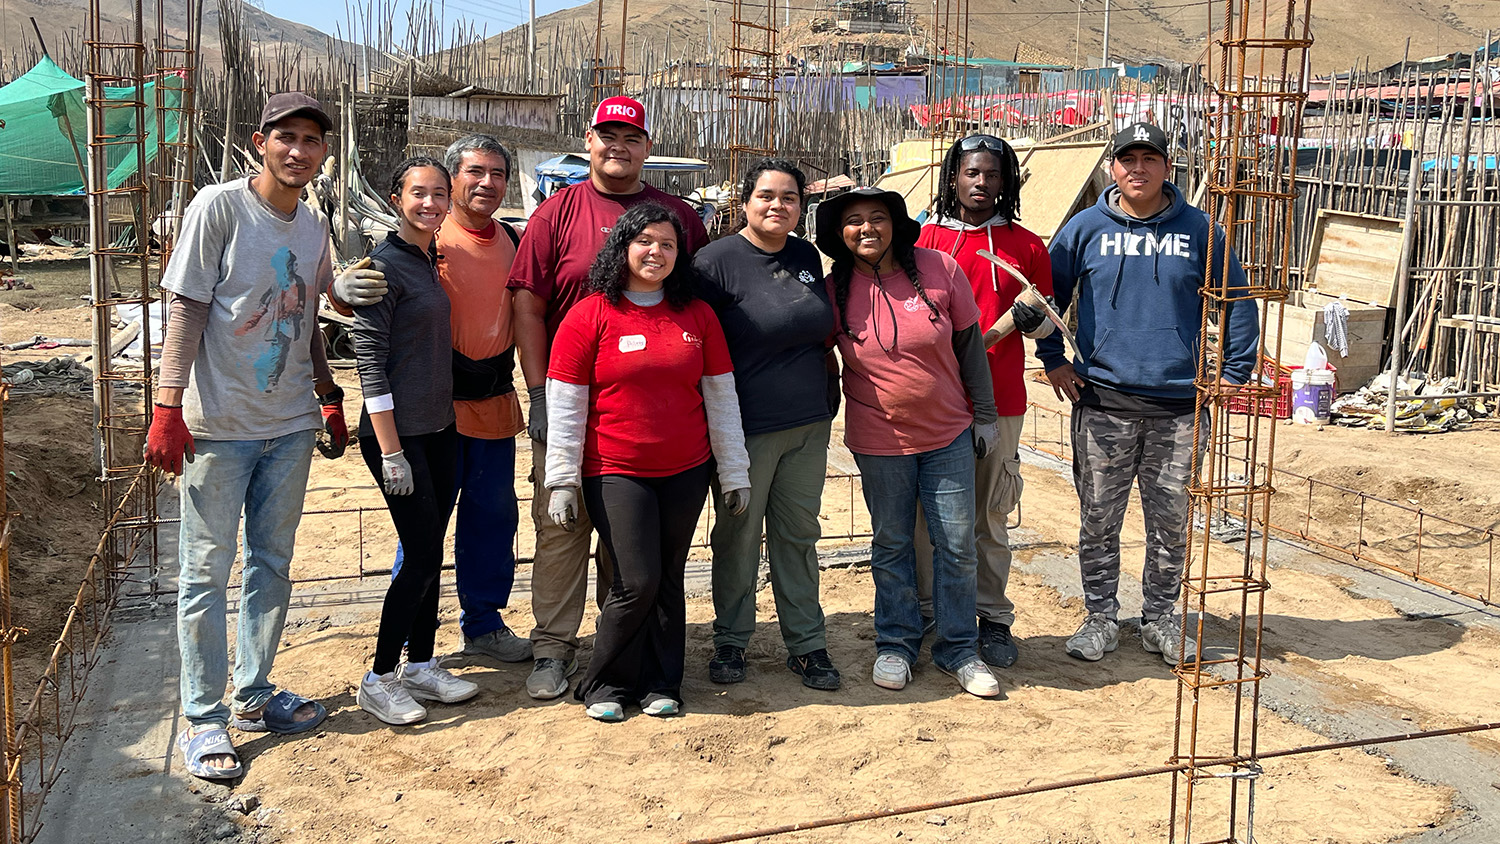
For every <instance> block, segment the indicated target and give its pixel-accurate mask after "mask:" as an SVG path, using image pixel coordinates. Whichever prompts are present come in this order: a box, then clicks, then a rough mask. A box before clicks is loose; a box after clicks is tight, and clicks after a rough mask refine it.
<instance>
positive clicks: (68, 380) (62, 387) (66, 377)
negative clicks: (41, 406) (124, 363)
mask: <svg viewBox="0 0 1500 844" xmlns="http://www.w3.org/2000/svg"><path fill="white" fill-rule="evenodd" d="M3 370H4V373H5V381H6V382H7V383H8V384H9V386H10V392H11V394H12V395H29V396H65V395H88V394H90V393H92V392H93V389H94V371H93V370H92V369H90V368H89V367H88V366H87V365H86V364H83V363H81V362H79V361H78V359H77V358H72V357H55V358H52V359H51V360H46V361H40V360H28V361H21V362H19V363H7V364H6V365H5V366H4V367H3ZM122 386H125V387H126V389H129V386H128V385H127V384H126V383H125V382H122Z"/></svg>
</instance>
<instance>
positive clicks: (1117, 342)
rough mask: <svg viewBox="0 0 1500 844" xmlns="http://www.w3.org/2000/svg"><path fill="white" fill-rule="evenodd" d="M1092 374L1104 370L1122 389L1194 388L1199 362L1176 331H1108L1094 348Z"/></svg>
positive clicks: (1091, 365) (1167, 329)
mask: <svg viewBox="0 0 1500 844" xmlns="http://www.w3.org/2000/svg"><path fill="white" fill-rule="evenodd" d="M1089 365H1090V369H1091V370H1103V371H1105V372H1108V373H1110V374H1111V375H1112V376H1114V377H1113V379H1100V380H1103V381H1104V382H1105V383H1106V384H1108V383H1109V382H1110V380H1113V382H1114V383H1115V384H1117V385H1119V386H1127V387H1131V386H1133V387H1165V386H1167V385H1169V384H1190V383H1192V381H1193V378H1194V376H1195V375H1197V372H1198V362H1197V361H1195V360H1193V353H1192V351H1191V350H1190V349H1188V347H1187V344H1186V343H1184V342H1182V336H1181V335H1180V334H1178V333H1177V329H1175V328H1147V329H1121V328H1106V329H1105V330H1104V333H1103V336H1101V337H1100V338H1099V343H1098V345H1097V346H1095V347H1094V355H1093V359H1092V360H1090V362H1089Z"/></svg>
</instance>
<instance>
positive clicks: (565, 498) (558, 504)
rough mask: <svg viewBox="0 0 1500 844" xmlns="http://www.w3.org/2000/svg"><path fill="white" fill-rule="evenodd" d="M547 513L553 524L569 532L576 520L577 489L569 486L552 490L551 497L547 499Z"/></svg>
mask: <svg viewBox="0 0 1500 844" xmlns="http://www.w3.org/2000/svg"><path fill="white" fill-rule="evenodd" d="M547 515H548V516H551V517H552V521H553V523H554V524H556V525H557V526H558V527H560V528H562V529H563V530H565V531H568V532H570V533H571V532H572V530H573V523H574V522H576V521H578V490H576V489H574V488H573V487H570V486H562V487H558V488H557V489H554V490H552V497H551V498H549V499H548V500H547Z"/></svg>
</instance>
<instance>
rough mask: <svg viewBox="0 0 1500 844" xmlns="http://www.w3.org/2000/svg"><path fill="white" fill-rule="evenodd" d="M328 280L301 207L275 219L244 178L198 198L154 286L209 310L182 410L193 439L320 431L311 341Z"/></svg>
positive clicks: (319, 226) (324, 235) (322, 236)
mask: <svg viewBox="0 0 1500 844" xmlns="http://www.w3.org/2000/svg"><path fill="white" fill-rule="evenodd" d="M332 281H333V265H332V263H331V259H330V256H329V253H328V226H327V224H326V223H324V221H323V217H322V215H321V214H319V213H318V212H316V211H314V210H313V209H312V208H309V207H308V206H307V205H306V204H302V203H299V204H298V206H297V211H296V213H294V214H293V215H292V218H291V219H290V220H286V219H282V218H281V217H280V215H278V214H277V213H276V212H275V211H274V209H272V208H271V207H270V206H268V205H267V204H266V203H265V202H264V201H263V200H262V199H261V198H260V196H259V195H258V194H256V193H255V191H254V189H253V188H251V187H250V181H249V180H248V179H237V180H235V181H233V182H228V183H226V184H223V185H214V186H212V187H207V188H204V189H203V190H201V191H199V192H198V195H197V197H196V198H194V200H193V202H192V204H191V205H189V206H188V208H187V212H186V213H185V214H184V215H183V218H182V232H181V234H180V235H179V237H178V240H177V245H176V247H175V248H174V249H173V250H172V258H171V261H170V262H169V263H168V264H167V269H166V272H164V273H162V280H161V286H162V287H164V288H166V289H167V290H170V291H171V292H173V293H176V294H177V295H179V296H185V297H187V298H189V299H194V300H196V301H199V302H208V303H209V315H208V327H207V328H206V329H205V330H204V332H203V343H202V345H201V346H200V347H199V349H198V356H197V358H196V359H195V360H194V362H193V370H192V377H191V379H190V381H189V384H188V388H187V392H186V394H185V395H184V397H183V401H182V407H183V411H182V412H183V418H184V420H185V421H186V422H187V426H188V430H189V431H191V432H192V434H193V436H194V437H198V438H202V439H206V440H262V439H272V438H275V437H280V436H284V435H286V434H291V433H295V432H297V431H307V430H315V429H317V428H320V427H322V424H323V423H322V416H321V414H320V413H319V412H318V405H317V401H316V399H315V398H314V396H313V369H312V353H311V352H310V348H311V340H312V337H311V332H315V331H317V330H318V294H319V293H321V292H322V291H324V290H325V289H327V287H328V285H329V284H331V283H332Z"/></svg>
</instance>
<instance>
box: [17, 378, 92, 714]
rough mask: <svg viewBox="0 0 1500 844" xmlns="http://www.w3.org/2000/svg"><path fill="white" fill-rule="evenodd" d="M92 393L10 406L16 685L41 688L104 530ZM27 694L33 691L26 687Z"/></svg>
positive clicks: (23, 401) (22, 399)
mask: <svg viewBox="0 0 1500 844" xmlns="http://www.w3.org/2000/svg"><path fill="white" fill-rule="evenodd" d="M92 427H93V408H92V404H91V402H90V400H89V399H88V398H86V397H84V398H75V397H49V398H39V397H38V398H31V397H20V398H15V399H13V400H11V401H9V402H7V403H6V405H5V473H6V478H5V480H6V499H7V500H6V507H7V509H8V510H9V511H10V512H11V513H15V514H19V515H16V516H15V526H14V528H13V531H14V532H13V534H12V538H11V547H10V572H11V607H12V610H11V612H12V619H13V620H14V622H15V623H16V624H17V625H19V626H21V627H24V628H26V629H27V630H28V632H27V634H26V635H25V636H24V637H22V639H21V641H20V644H19V646H18V647H17V648H16V671H17V678H16V682H17V687H18V688H19V689H22V690H26V689H29V688H31V687H32V686H34V685H35V683H36V680H37V679H38V678H39V677H40V676H41V673H42V671H43V670H45V668H46V664H47V660H48V659H50V657H51V651H52V643H53V642H54V641H55V640H56V638H57V635H58V634H59V633H60V632H61V630H62V624H63V619H64V618H65V616H66V614H67V610H68V607H70V606H71V605H72V603H73V599H74V597H75V596H76V595H77V594H78V586H79V583H80V582H81V579H82V577H83V572H84V569H85V568H86V567H87V565H88V561H89V557H90V555H91V554H93V551H94V547H95V545H96V544H97V543H98V541H99V532H100V530H102V529H103V527H104V517H103V514H102V513H101V512H100V505H99V501H100V486H99V481H98V479H97V470H96V469H95V467H94V458H93V453H92V452H93V445H92V442H91V437H90V430H91V429H92ZM22 694H23V697H24V696H25V695H26V694H27V693H26V692H25V691H23V692H22Z"/></svg>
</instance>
